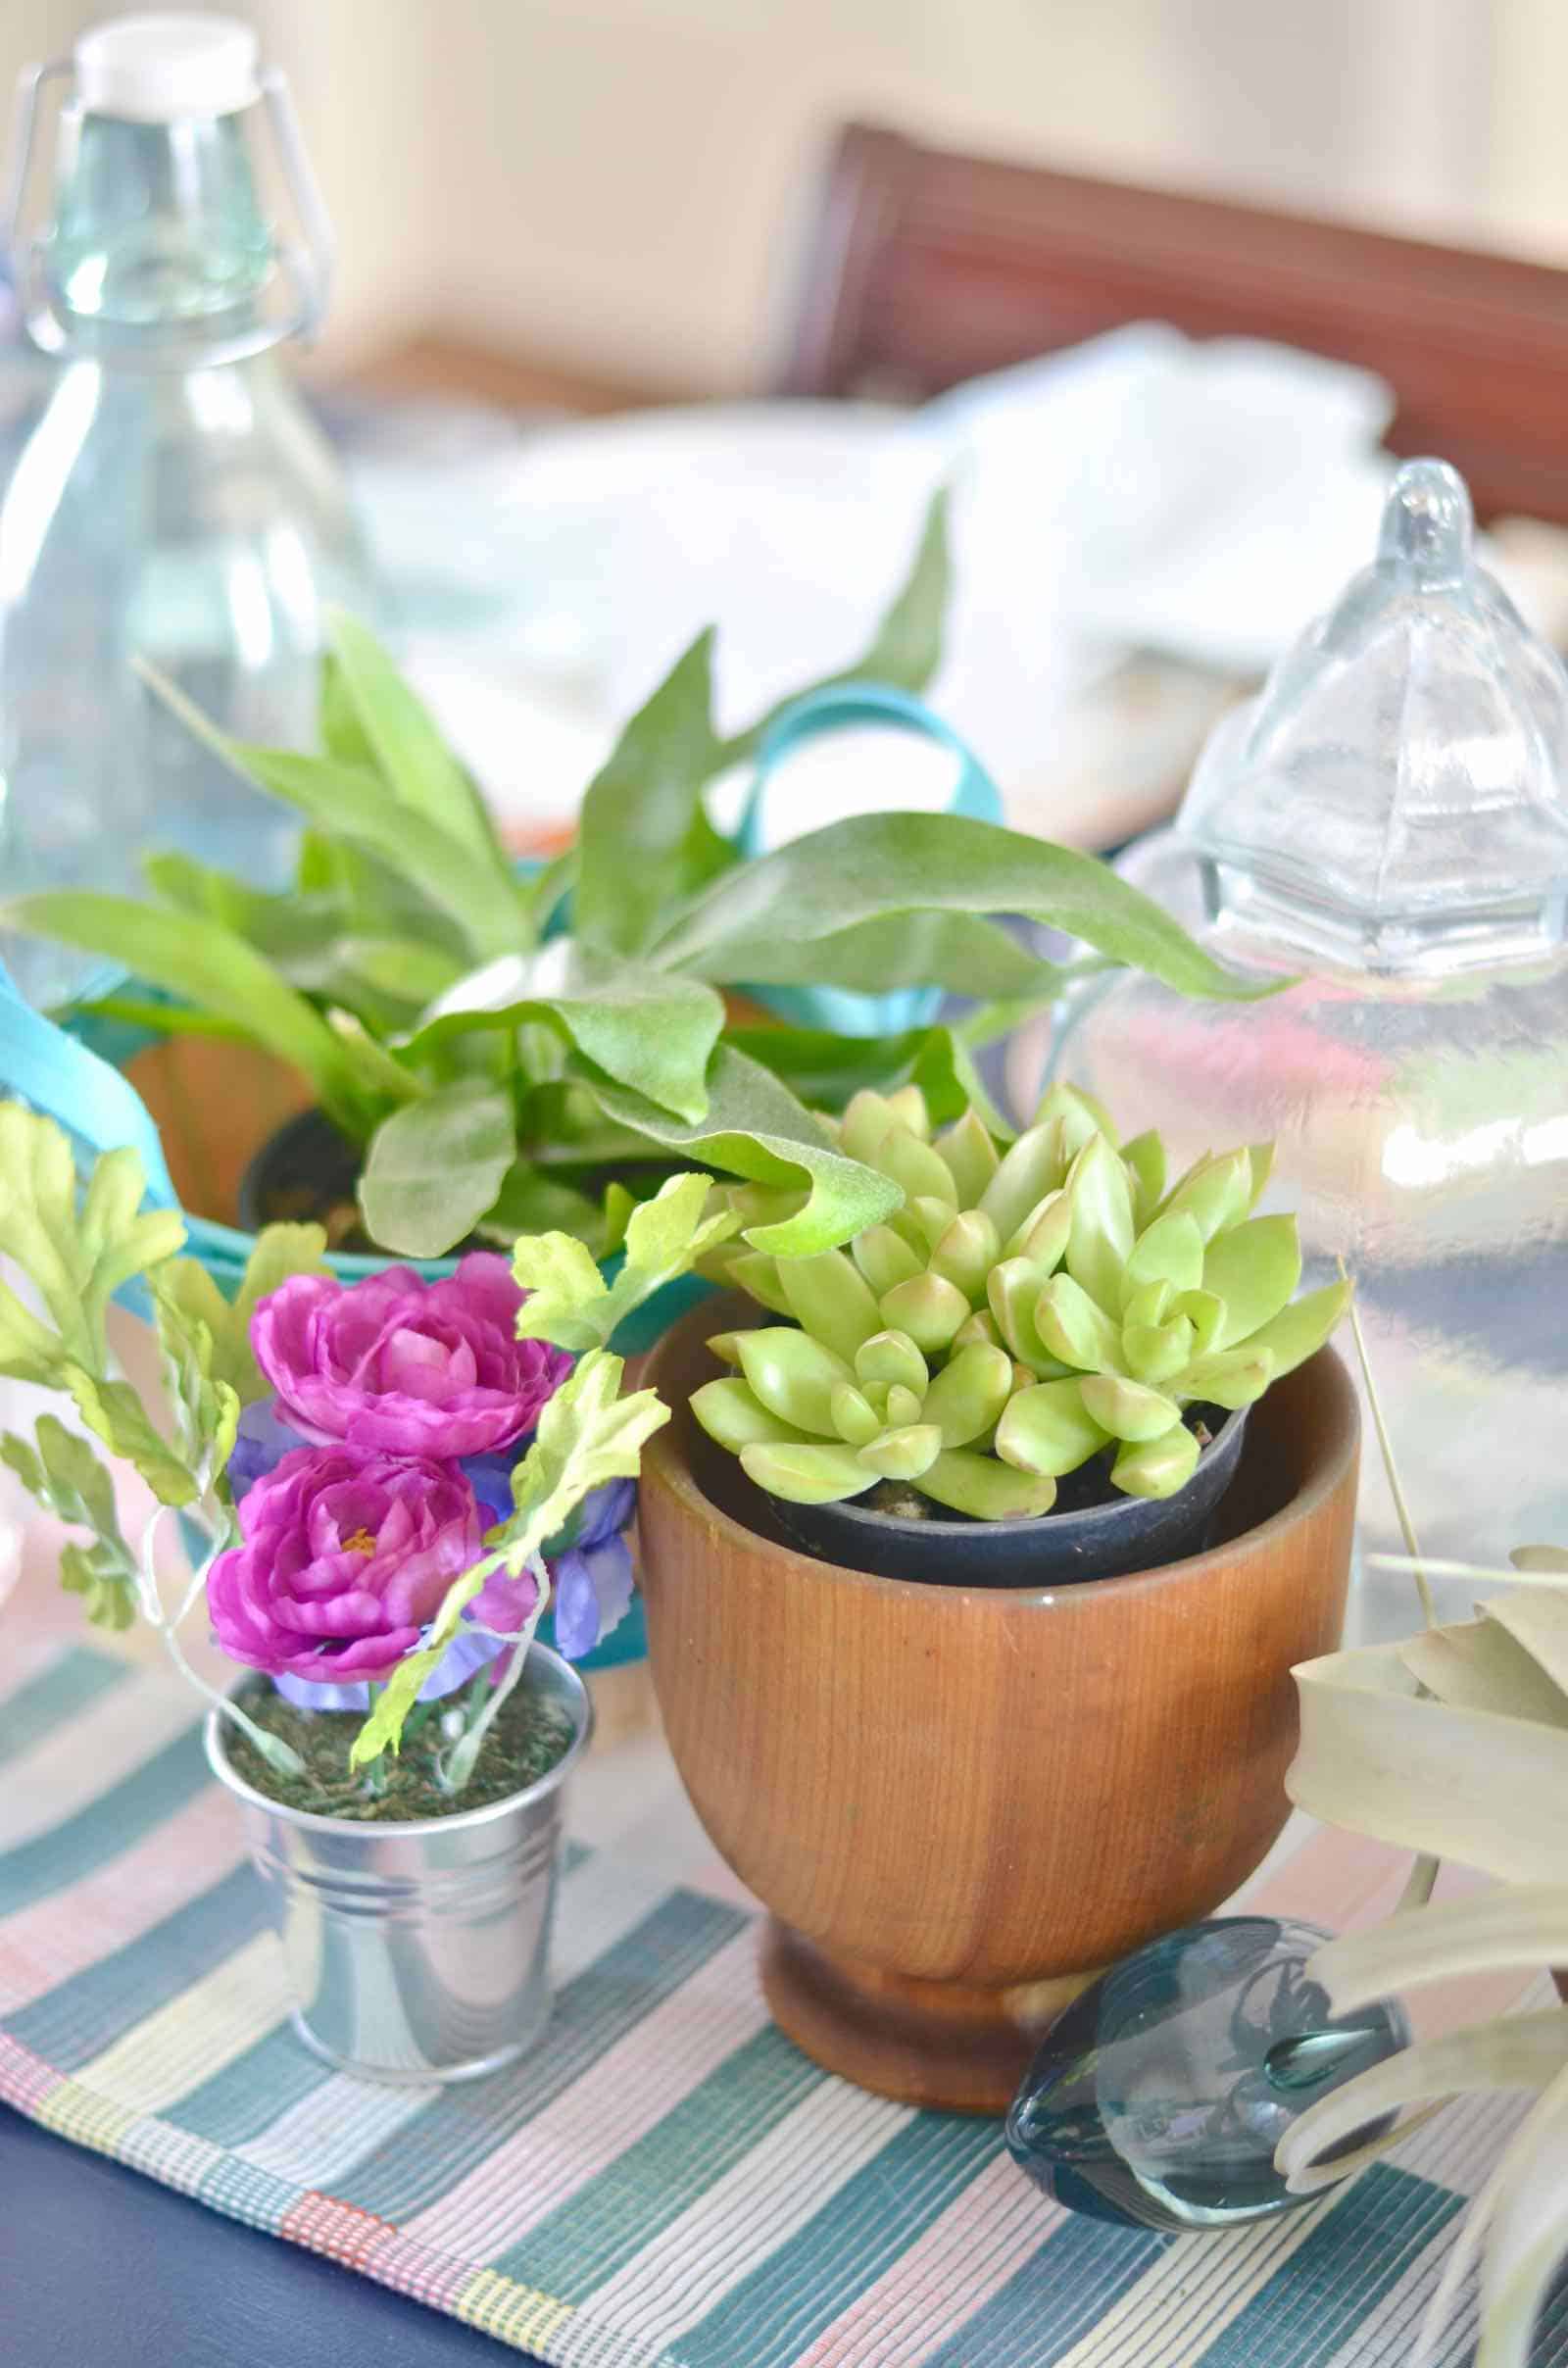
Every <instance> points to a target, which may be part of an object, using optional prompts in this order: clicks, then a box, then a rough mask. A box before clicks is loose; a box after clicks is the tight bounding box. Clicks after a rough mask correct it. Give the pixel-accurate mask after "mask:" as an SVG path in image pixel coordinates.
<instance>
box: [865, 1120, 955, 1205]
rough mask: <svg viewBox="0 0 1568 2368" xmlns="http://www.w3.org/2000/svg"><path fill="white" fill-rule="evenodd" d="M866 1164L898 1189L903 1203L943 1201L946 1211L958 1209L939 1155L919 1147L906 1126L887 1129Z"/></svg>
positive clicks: (947, 1169)
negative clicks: (903, 1198) (902, 1189)
mask: <svg viewBox="0 0 1568 2368" xmlns="http://www.w3.org/2000/svg"><path fill="white" fill-rule="evenodd" d="M870 1164H871V1165H872V1166H873V1167H874V1168H876V1169H877V1171H878V1173H879V1174H881V1175H884V1176H887V1177H889V1178H891V1180H892V1181H893V1182H894V1183H895V1184H899V1185H902V1186H903V1188H904V1195H905V1198H906V1200H907V1201H913V1200H917V1199H919V1200H930V1201H943V1202H945V1203H946V1204H947V1206H948V1208H949V1209H956V1208H957V1206H958V1187H957V1186H956V1184H955V1182H954V1181H953V1171H952V1169H951V1168H950V1167H949V1166H948V1164H947V1162H946V1160H945V1159H943V1157H942V1154H941V1153H940V1152H938V1151H933V1150H932V1148H931V1146H930V1144H929V1143H922V1142H921V1140H920V1138H919V1136H918V1135H915V1134H911V1133H910V1131H909V1129H908V1128H907V1126H902V1125H900V1126H890V1127H889V1129H888V1131H887V1133H886V1134H885V1135H884V1136H883V1138H882V1140H881V1142H880V1143H879V1144H878V1145H877V1147H876V1150H875V1151H874V1152H873V1154H872V1155H871V1161H870Z"/></svg>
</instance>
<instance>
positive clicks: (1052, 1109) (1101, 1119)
mask: <svg viewBox="0 0 1568 2368" xmlns="http://www.w3.org/2000/svg"><path fill="white" fill-rule="evenodd" d="M1054 1118H1059V1119H1060V1120H1061V1127H1062V1137H1063V1141H1064V1143H1065V1146H1066V1156H1067V1158H1068V1159H1074V1158H1076V1156H1077V1154H1078V1153H1079V1152H1080V1151H1082V1149H1083V1147H1084V1145H1085V1144H1086V1143H1087V1142H1088V1141H1089V1138H1090V1136H1091V1135H1103V1137H1104V1139H1105V1141H1106V1142H1107V1143H1108V1144H1109V1145H1110V1148H1111V1150H1112V1151H1114V1150H1115V1149H1116V1121H1115V1119H1114V1118H1113V1117H1112V1116H1111V1114H1110V1112H1109V1110H1106V1108H1105V1106H1104V1104H1103V1102H1099V1101H1097V1100H1096V1098H1095V1096H1094V1095H1093V1094H1091V1093H1087V1092H1086V1091H1085V1090H1084V1088H1083V1087H1082V1086H1081V1085H1066V1084H1057V1085H1054V1086H1052V1087H1051V1088H1050V1089H1049V1091H1048V1092H1047V1093H1046V1094H1045V1095H1044V1096H1043V1097H1042V1099H1041V1103H1040V1108H1039V1109H1038V1110H1036V1112H1035V1116H1034V1122H1035V1124H1036V1126H1041V1125H1044V1124H1048V1123H1049V1122H1050V1121H1051V1120H1052V1119H1054Z"/></svg>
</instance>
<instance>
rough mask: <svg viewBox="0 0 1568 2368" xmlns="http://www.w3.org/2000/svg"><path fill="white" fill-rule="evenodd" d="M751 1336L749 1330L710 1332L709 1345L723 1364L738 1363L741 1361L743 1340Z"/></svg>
mask: <svg viewBox="0 0 1568 2368" xmlns="http://www.w3.org/2000/svg"><path fill="white" fill-rule="evenodd" d="M750 1338H751V1335H750V1333H748V1332H710V1334H709V1336H708V1346H709V1348H710V1349H711V1352H712V1354H713V1355H714V1356H715V1357H717V1358H718V1361H719V1363H720V1364H721V1365H738V1364H739V1363H740V1361H741V1342H742V1341H743V1340H749V1339H750Z"/></svg>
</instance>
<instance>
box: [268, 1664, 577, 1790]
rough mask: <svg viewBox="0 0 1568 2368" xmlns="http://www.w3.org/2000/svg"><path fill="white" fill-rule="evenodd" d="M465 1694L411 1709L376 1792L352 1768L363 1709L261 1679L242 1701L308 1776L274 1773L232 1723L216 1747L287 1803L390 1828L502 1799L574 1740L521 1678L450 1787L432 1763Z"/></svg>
mask: <svg viewBox="0 0 1568 2368" xmlns="http://www.w3.org/2000/svg"><path fill="white" fill-rule="evenodd" d="M463 1699H464V1697H463V1696H462V1695H461V1694H455V1695H453V1696H452V1697H451V1698H450V1701H449V1702H436V1703H435V1704H433V1705H432V1706H431V1708H430V1711H429V1715H428V1716H423V1715H417V1720H416V1722H412V1723H411V1725H410V1726H409V1727H407V1728H405V1730H404V1736H403V1749H402V1751H400V1752H399V1753H398V1755H397V1756H396V1757H395V1758H393V1757H392V1756H390V1755H388V1756H387V1757H386V1758H385V1759H384V1760H383V1762H382V1769H383V1773H384V1779H385V1782H384V1787H383V1789H382V1790H380V1791H379V1792H376V1791H372V1789H371V1786H370V1783H369V1771H368V1770H367V1769H364V1768H362V1769H360V1770H359V1771H358V1773H357V1774H355V1775H352V1776H351V1775H350V1773H349V1746H350V1745H351V1744H352V1743H353V1741H354V1738H355V1736H356V1735H357V1734H358V1733H359V1731H360V1728H361V1727H362V1726H363V1725H364V1723H365V1719H364V1713H363V1712H362V1711H359V1710H301V1709H297V1708H296V1707H295V1705H294V1703H293V1702H285V1701H284V1699H283V1697H282V1695H281V1694H278V1693H276V1692H274V1690H273V1688H272V1687H271V1686H270V1685H269V1684H268V1683H267V1681H266V1679H265V1678H257V1679H255V1680H253V1681H252V1683H251V1684H250V1685H248V1686H247V1687H246V1688H245V1690H244V1691H243V1693H241V1694H240V1696H239V1697H238V1700H239V1704H240V1707H241V1708H242V1709H243V1710H246V1711H247V1712H248V1713H249V1714H250V1716H251V1717H252V1718H253V1719H255V1721H256V1723H257V1725H258V1726H259V1727H263V1728H265V1729H266V1731H267V1733H268V1734H269V1735H276V1736H278V1737H280V1738H281V1740H282V1741H283V1742H284V1743H286V1744H290V1745H292V1747H293V1749H294V1750H295V1751H297V1752H298V1753H299V1755H300V1757H301V1758H302V1759H303V1760H304V1762H305V1766H306V1774H305V1775H303V1776H279V1775H278V1774H277V1773H276V1772H275V1771H274V1770H273V1769H271V1768H270V1767H269V1766H268V1764H267V1762H266V1760H265V1759H264V1758H263V1757H262V1755H261V1753H260V1751H257V1749H256V1746H255V1745H254V1744H253V1743H252V1742H251V1741H250V1738H249V1737H248V1736H246V1735H243V1734H241V1733H240V1731H239V1729H238V1728H237V1727H235V1726H234V1725H233V1724H232V1723H228V1724H225V1726H224V1729H223V1750H224V1752H225V1754H226V1756H227V1759H228V1763H229V1765H230V1767H231V1768H232V1769H233V1771H234V1773H235V1775H236V1776H238V1777H239V1778H241V1780H242V1781H243V1782H244V1783H246V1784H248V1785H250V1786H252V1787H253V1788H254V1790H255V1791H256V1792H258V1793H265V1794H266V1795H267V1798H268V1799H269V1800H270V1801H279V1802H280V1803H281V1804H282V1806H283V1807H284V1808H290V1809H302V1810H305V1811H306V1812H308V1813H309V1814H310V1815H311V1816H313V1817H349V1818H352V1819H354V1820H355V1822H356V1823H358V1824H362V1825H396V1824H403V1823H407V1822H408V1821H409V1820H410V1819H412V1818H416V1817H459V1816H462V1815H463V1813H464V1812H465V1810H467V1809H482V1808H485V1807H487V1806H488V1805H489V1803H490V1802H491V1801H505V1800H507V1799H508V1798H509V1797H510V1796H511V1795H512V1794H514V1793H520V1792H521V1791H523V1789H524V1788H525V1787H526V1786H528V1785H530V1784H536V1783H537V1782H538V1780H539V1778H540V1777H541V1776H546V1775H548V1774H549V1772H550V1770H551V1769H552V1768H553V1767H554V1766H555V1765H556V1762H557V1761H558V1760H559V1759H561V1758H563V1757H564V1754H565V1752H566V1751H567V1749H568V1748H569V1746H570V1744H571V1740H572V1734H573V1728H572V1725H571V1722H570V1720H569V1719H568V1718H567V1717H566V1716H565V1714H564V1712H563V1711H561V1710H559V1709H557V1708H556V1707H555V1706H554V1704H552V1703H548V1702H541V1701H540V1699H539V1697H538V1696H537V1694H535V1693H533V1692H532V1691H531V1690H530V1688H529V1686H528V1684H527V1681H526V1679H525V1680H524V1681H523V1683H522V1684H521V1685H519V1686H518V1687H517V1688H516V1689H515V1692H514V1693H513V1695H512V1696H511V1697H510V1699H509V1700H508V1702H507V1703H506V1705H505V1707H504V1708H503V1709H502V1710H501V1711H500V1713H499V1714H498V1716H497V1718H496V1720H495V1723H494V1725H493V1726H492V1727H491V1729H490V1732H489V1734H488V1736H487V1737H486V1738H485V1744H484V1749H483V1751H481V1752H480V1754H479V1764H478V1766H477V1768H476V1769H475V1770H474V1772H473V1775H472V1777H471V1778H470V1779H469V1781H468V1783H467V1784H466V1785H465V1787H464V1789H463V1791H462V1792H461V1793H449V1792H447V1791H446V1790H445V1789H444V1788H443V1787H442V1785H441V1784H440V1782H439V1781H438V1779H437V1776H436V1770H435V1763H436V1759H437V1757H438V1755H439V1753H440V1752H441V1751H443V1750H444V1749H445V1748H446V1745H447V1742H448V1738H447V1737H446V1736H445V1735H443V1733H442V1731H441V1717H442V1712H443V1711H444V1710H446V1709H448V1708H450V1707H451V1706H452V1705H453V1704H455V1703H458V1702H462V1701H463Z"/></svg>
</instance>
